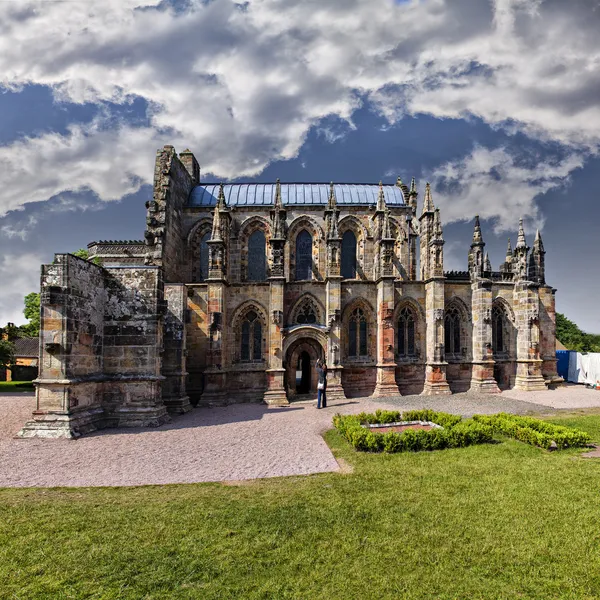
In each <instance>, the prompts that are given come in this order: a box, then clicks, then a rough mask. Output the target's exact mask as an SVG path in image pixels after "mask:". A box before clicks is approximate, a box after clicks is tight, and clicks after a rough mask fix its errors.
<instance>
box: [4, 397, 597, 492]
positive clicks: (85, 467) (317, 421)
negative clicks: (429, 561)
mask: <svg viewBox="0 0 600 600" xmlns="http://www.w3.org/2000/svg"><path fill="white" fill-rule="evenodd" d="M524 399H526V400H524ZM34 402H35V399H34V398H33V397H32V396H31V395H23V394H13V395H9V394H4V395H0V487H30V486H41V487H52V486H75V487H77V486H122V485H148V484H165V483H193V482H200V481H227V480H243V479H255V478H261V477H279V476H286V475H306V474H309V473H320V472H326V471H336V470H339V466H338V464H337V462H336V461H335V459H334V457H333V456H332V454H331V452H330V451H329V448H328V447H327V445H326V444H325V442H324V441H323V439H322V437H321V433H322V432H323V431H325V430H326V429H329V428H330V427H331V418H332V417H333V415H334V414H335V413H336V412H342V413H356V412H360V411H362V410H367V411H372V410H375V409H376V408H388V409H390V408H398V409H409V408H432V409H435V410H444V411H447V412H453V413H457V414H458V413H460V414H463V415H465V416H469V415H472V414H474V413H477V412H479V413H494V412H498V411H501V410H503V411H507V412H514V413H528V412H554V409H556V408H569V409H576V408H589V407H592V406H596V407H600V392H597V391H593V390H588V389H585V388H583V387H582V386H568V387H565V388H561V389H559V390H555V391H547V392H541V393H531V394H528V393H521V392H512V391H511V392H504V393H503V394H501V395H476V394H455V395H454V396H443V397H431V396H429V397H427V396H403V397H398V398H386V399H379V400H377V401H374V400H370V399H364V398H359V399H352V400H344V401H340V402H337V403H333V404H332V405H331V406H329V407H328V408H327V409H324V410H316V408H315V406H314V404H313V403H302V404H294V405H292V406H290V407H289V408H269V407H267V406H264V405H259V404H241V405H232V406H228V407H223V408H213V409H206V408H202V409H195V410H193V411H192V412H190V413H188V414H186V415H183V416H180V417H177V418H175V419H174V420H173V422H172V423H171V424H168V425H163V426H162V427H158V428H156V429H109V430H104V431H101V432H98V433H95V434H92V435H88V436H85V437H82V438H80V439H79V440H76V441H73V440H35V439H33V440H31V439H28V440H22V439H14V438H13V436H14V434H15V433H16V432H17V431H18V430H19V428H20V426H21V425H22V424H23V423H24V422H25V421H26V420H27V419H28V418H29V416H30V414H31V411H32V409H33V407H34Z"/></svg>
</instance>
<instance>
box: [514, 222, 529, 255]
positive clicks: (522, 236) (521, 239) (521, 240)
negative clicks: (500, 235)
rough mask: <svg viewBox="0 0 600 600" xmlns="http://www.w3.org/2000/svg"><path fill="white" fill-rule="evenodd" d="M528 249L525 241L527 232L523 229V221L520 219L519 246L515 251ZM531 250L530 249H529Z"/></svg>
mask: <svg viewBox="0 0 600 600" xmlns="http://www.w3.org/2000/svg"><path fill="white" fill-rule="evenodd" d="M521 248H527V241H526V240H525V230H524V229H523V219H519V236H518V237H517V245H516V246H515V250H517V249H521ZM527 250H529V248H527Z"/></svg>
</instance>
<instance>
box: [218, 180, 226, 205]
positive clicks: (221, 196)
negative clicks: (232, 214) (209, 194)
mask: <svg viewBox="0 0 600 600" xmlns="http://www.w3.org/2000/svg"><path fill="white" fill-rule="evenodd" d="M217 205H218V206H219V208H221V209H223V208H226V207H227V203H226V202H225V187H224V186H223V183H220V184H219V197H218V199H217Z"/></svg>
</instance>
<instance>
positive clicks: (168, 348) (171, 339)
mask: <svg viewBox="0 0 600 600" xmlns="http://www.w3.org/2000/svg"><path fill="white" fill-rule="evenodd" d="M165 301H166V314H165V322H164V335H163V346H164V354H163V358H162V375H163V376H164V377H165V381H163V383H162V398H163V402H164V403H165V406H166V407H167V410H168V411H169V412H170V413H173V414H183V413H186V412H188V411H189V410H191V408H192V405H191V404H190V400H189V398H188V395H187V393H186V387H185V378H186V376H187V372H186V368H185V365H186V356H187V354H186V353H187V350H186V332H185V316H186V313H187V288H186V286H185V285H184V284H182V283H169V284H165Z"/></svg>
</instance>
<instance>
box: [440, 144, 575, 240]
mask: <svg viewBox="0 0 600 600" xmlns="http://www.w3.org/2000/svg"><path fill="white" fill-rule="evenodd" d="M529 163H530V164H529V165H528V166H522V165H520V164H518V162H517V161H516V160H515V157H514V156H513V155H511V154H509V153H508V152H507V151H506V149H504V148H497V149H495V150H489V149H487V148H482V147H476V148H475V149H474V150H473V152H472V153H471V154H470V155H469V156H467V157H465V158H464V159H461V160H459V161H453V162H449V163H446V164H444V165H441V166H440V167H439V168H438V169H436V170H435V171H434V172H433V173H432V174H431V177H430V179H431V182H432V185H433V187H434V189H435V190H436V194H435V197H434V203H435V204H436V206H439V207H440V208H441V210H442V215H443V219H444V221H446V222H452V221H460V220H468V219H471V218H472V216H473V215H475V214H478V215H479V216H480V217H481V218H483V219H495V229H496V232H501V231H505V230H510V229H516V225H517V223H518V219H519V218H520V217H528V221H529V225H530V226H531V228H532V229H533V228H535V226H537V227H540V226H541V224H542V223H541V216H540V213H539V210H538V207H537V206H536V204H535V202H534V199H535V197H536V196H538V195H539V194H543V193H545V192H547V191H549V190H551V189H553V188H555V187H558V186H562V185H565V181H566V180H567V178H568V176H569V174H570V173H571V172H572V171H573V170H574V169H577V168H579V167H581V166H582V165H583V161H582V159H581V157H580V156H579V155H577V154H570V155H569V156H567V157H566V158H564V159H563V160H559V161H549V160H534V161H533V164H531V161H529Z"/></svg>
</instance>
